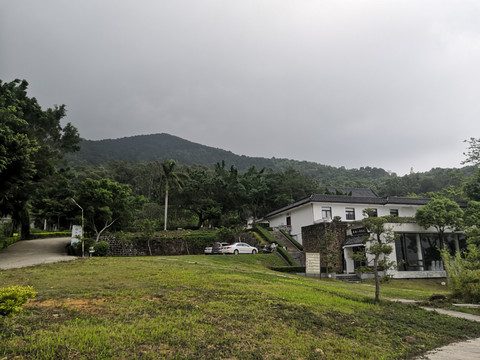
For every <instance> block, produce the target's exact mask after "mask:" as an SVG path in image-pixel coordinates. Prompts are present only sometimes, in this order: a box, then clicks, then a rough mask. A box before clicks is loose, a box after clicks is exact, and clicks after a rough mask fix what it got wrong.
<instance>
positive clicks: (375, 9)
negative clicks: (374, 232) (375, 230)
mask: <svg viewBox="0 0 480 360" xmlns="http://www.w3.org/2000/svg"><path fill="white" fill-rule="evenodd" d="M0 17H1V22H0V23H1V25H0V44H1V48H2V56H1V58H0V70H1V74H2V79H3V80H4V81H10V80H13V79H14V78H25V79H27V80H28V81H29V82H30V91H31V94H32V95H33V96H36V97H37V98H38V100H39V101H40V103H41V104H42V105H43V106H45V107H47V106H52V105H53V104H59V103H65V104H66V105H67V109H68V119H67V120H68V121H71V122H72V123H73V124H74V125H75V126H77V128H78V129H79V131H80V133H81V135H82V136H83V137H85V138H87V139H102V138H117V137H124V136H131V135H136V134H149V133H159V132H166V133H170V134H173V135H177V136H180V137H183V138H186V139H188V140H191V141H195V142H199V143H202V144H205V145H210V146H215V147H220V148H223V149H226V150H231V151H233V152H235V153H238V154H245V155H250V156H266V157H271V156H275V157H287V158H294V159H298V160H310V161H316V162H320V163H324V164H329V165H334V166H345V167H348V168H349V167H360V166H376V167H383V168H385V169H387V170H392V171H396V172H398V173H399V174H403V173H406V172H408V171H409V170H410V168H411V167H413V168H414V170H416V171H425V170H429V169H430V168H432V167H458V166H460V161H461V160H463V155H462V153H463V151H464V148H465V144H463V143H462V140H464V139H467V138H470V137H471V136H474V137H478V133H479V130H480V122H479V121H478V119H479V115H480V106H479V102H478V99H477V97H478V94H479V93H480V92H479V90H480V67H479V66H478V64H479V63H480V23H478V18H479V17H480V5H478V4H477V3H476V2H473V1H467V0H465V1H455V2H454V1H437V0H435V1H434V0H430V1H422V2H418V1H388V2H386V1H342V0H340V1H338V0H336V1H308V0H301V1H285V0H283V1H282V0H264V1H236V2H233V1H221V0H217V1H214V0H211V1H207V0H195V1H193V0H191V1H187V0H175V1H173V0H171V1H169V0H166V1H147V0H142V1H127V0H123V1H113V0H110V1H106V0H104V1H101V2H98V1H92V0H90V1H88V0H86V1H82V2H65V1H59V0H46V1H42V2H38V1H33V0H19V1H15V2H9V3H7V4H3V5H2V9H1V15H0Z"/></svg>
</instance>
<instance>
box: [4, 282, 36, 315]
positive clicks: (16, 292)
mask: <svg viewBox="0 0 480 360" xmlns="http://www.w3.org/2000/svg"><path fill="white" fill-rule="evenodd" d="M36 295H37V292H36V291H35V290H33V287H31V286H9V287H6V288H0V315H3V316H13V315H15V313H18V312H20V311H22V305H23V304H25V303H26V302H27V300H28V299H30V298H34V297H35V296H36Z"/></svg>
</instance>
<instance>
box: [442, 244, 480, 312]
mask: <svg viewBox="0 0 480 360" xmlns="http://www.w3.org/2000/svg"><path fill="white" fill-rule="evenodd" d="M479 258H480V249H479V248H478V247H476V246H474V245H469V247H468V248H467V252H466V254H465V257H464V258H463V257H462V256H461V255H460V254H459V253H456V254H455V256H453V257H452V256H450V254H449V253H448V251H447V250H445V249H443V250H442V259H443V262H444V264H445V269H446V270H447V276H448V286H449V288H450V290H451V291H452V296H453V297H454V298H456V299H461V300H462V301H465V302H469V303H480V263H479V261H478V259H479Z"/></svg>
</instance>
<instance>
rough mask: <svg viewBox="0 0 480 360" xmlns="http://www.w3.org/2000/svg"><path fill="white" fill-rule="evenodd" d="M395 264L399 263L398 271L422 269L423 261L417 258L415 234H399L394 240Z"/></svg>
mask: <svg viewBox="0 0 480 360" xmlns="http://www.w3.org/2000/svg"><path fill="white" fill-rule="evenodd" d="M395 250H396V253H397V264H401V266H400V268H399V270H400V271H417V270H423V262H422V261H421V259H420V258H419V252H418V246H417V235H416V234H401V235H400V236H399V237H398V238H397V239H396V240H395Z"/></svg>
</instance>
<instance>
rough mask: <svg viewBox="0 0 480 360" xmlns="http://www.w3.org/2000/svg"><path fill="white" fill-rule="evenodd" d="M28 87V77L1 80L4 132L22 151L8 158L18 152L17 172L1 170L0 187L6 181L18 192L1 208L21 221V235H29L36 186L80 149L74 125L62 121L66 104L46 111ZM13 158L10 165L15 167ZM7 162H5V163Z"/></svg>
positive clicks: (1, 109)
mask: <svg viewBox="0 0 480 360" xmlns="http://www.w3.org/2000/svg"><path fill="white" fill-rule="evenodd" d="M27 88H28V82H27V81H25V80H22V81H21V80H14V81H12V82H10V83H4V82H2V81H1V80H0V117H1V121H2V133H3V136H6V137H7V138H8V139H9V141H8V143H9V144H10V146H11V144H17V145H18V146H17V150H18V151H20V152H18V151H17V153H16V154H15V151H13V152H12V153H10V154H8V157H9V158H11V157H13V156H14V155H15V158H16V161H17V162H16V164H17V165H18V166H19V167H18V169H19V170H18V171H17V175H14V176H11V175H9V174H8V171H9V169H8V168H6V167H5V168H4V169H3V170H2V174H3V173H4V172H6V174H3V175H2V178H1V179H0V181H1V182H2V183H1V184H0V187H3V185H4V184H5V185H6V186H5V188H7V187H8V188H10V189H12V188H14V189H15V191H13V192H12V191H9V195H8V196H9V200H8V203H7V202H6V201H5V199H6V197H3V199H2V200H3V202H2V204H0V206H2V209H0V210H1V211H2V212H3V213H5V212H6V211H8V212H9V213H10V214H11V215H12V219H13V220H16V221H19V222H20V223H21V235H22V238H27V237H29V234H30V217H29V213H28V208H29V201H30V199H31V196H32V194H33V193H34V190H35V188H36V186H38V184H39V183H40V182H41V181H42V180H43V179H46V178H48V177H49V176H51V175H52V174H54V173H55V171H56V166H57V165H58V164H59V161H60V160H61V159H62V157H63V155H64V154H65V153H67V152H71V151H75V150H77V149H78V142H79V140H80V138H79V135H78V132H77V129H76V128H75V127H74V126H72V125H71V124H70V123H68V124H66V125H65V126H63V127H62V126H61V124H60V122H61V120H62V119H63V118H64V117H65V114H66V110H65V106H64V105H61V106H55V107H54V108H53V109H51V108H48V109H46V110H43V109H42V108H41V106H40V105H39V104H38V102H37V100H36V99H35V98H31V97H29V96H28V95H27ZM12 124H14V125H13V126H12ZM27 140H28V141H27ZM21 149H23V150H21ZM0 151H1V150H0ZM22 154H23V155H22ZM0 156H1V155H0ZM22 159H23V160H22ZM0 161H1V160H0ZM11 161H12V160H10V165H9V167H12V166H13V164H12V162H11ZM7 163H8V162H6V163H5V162H3V164H4V166H5V165H6V164H7ZM22 171H24V173H23V174H21V173H22ZM18 174H21V175H20V176H19V175H18ZM4 175H5V178H10V180H12V179H14V182H15V187H12V186H11V185H10V186H9V184H6V183H7V181H6V180H5V178H3V176H4Z"/></svg>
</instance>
